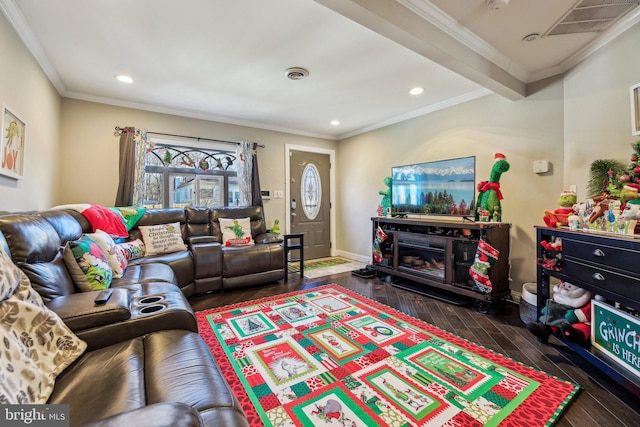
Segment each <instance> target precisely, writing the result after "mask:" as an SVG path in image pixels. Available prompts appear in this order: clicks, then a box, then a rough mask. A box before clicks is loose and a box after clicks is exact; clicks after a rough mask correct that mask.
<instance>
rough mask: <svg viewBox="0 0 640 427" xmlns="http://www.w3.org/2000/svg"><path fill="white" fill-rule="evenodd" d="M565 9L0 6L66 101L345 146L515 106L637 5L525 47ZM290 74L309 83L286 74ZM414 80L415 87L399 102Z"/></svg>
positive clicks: (615, 30)
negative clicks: (424, 123) (364, 137)
mask: <svg viewBox="0 0 640 427" xmlns="http://www.w3.org/2000/svg"><path fill="white" fill-rule="evenodd" d="M605 1H607V0H605ZM575 4H576V0H536V1H531V0H511V1H510V4H509V5H508V6H507V7H505V8H503V9H500V10H489V9H488V8H487V7H486V0H431V1H427V0H315V1H314V0H234V1H229V0H188V1H182V2H177V1H175V0H135V1H130V0H129V1H127V0H92V1H87V0H56V1H42V0H0V9H2V11H3V12H4V14H5V16H6V17H7V19H8V20H9V21H10V23H11V24H12V25H13V26H14V28H15V29H16V31H17V32H18V34H19V35H20V36H21V38H22V39H23V40H24V42H25V44H26V45H27V47H28V48H29V49H30V51H31V52H32V53H33V55H34V57H35V58H36V60H37V61H38V62H39V63H40V65H41V66H42V68H43V69H44V71H45V73H46V74H47V75H48V77H49V78H50V80H51V81H52V83H53V84H54V85H55V87H56V88H57V90H58V91H59V92H60V94H61V95H62V96H64V97H70V98H77V99H83V100H89V101H95V102H102V103H107V104H113V105H120V106H127V107H133V108H140V109H144V110H150V111H157V112H166V113H170V114H176V115H181V116H186V117H195V118H201V119H207V120H215V121H221V122H225V123H234V124H241V125H245V126H254V127H259V128H263V129H271V130H278V131H285V132H291V133H295V134H301V135H308V136H318V137H323V138H330V139H342V138H344V137H347V136H350V135H355V134H358V133H361V132H364V131H367V130H372V129H375V128H378V127H381V126H384V125H388V124H392V123H395V122H398V121H401V120H405V119H408V118H411V117H415V116H418V115H422V114H425V113H428V112H431V111H435V110H437V109H441V108H444V107H447V106H449V105H454V104H456V103H460V102H465V101H467V100H470V99H474V98H477V97H479V96H484V95H486V94H488V93H492V92H495V93H498V94H500V95H502V96H505V97H507V98H508V99H513V100H516V99H520V98H522V97H523V96H525V95H526V85H527V84H528V83H531V82H533V81H537V80H540V79H543V78H546V77H550V76H552V75H556V74H559V73H562V72H564V71H566V70H568V69H570V68H571V67H573V66H574V65H576V64H577V63H579V62H580V61H581V60H583V59H584V58H586V57H587V56H588V55H590V54H591V53H593V52H594V51H595V50H597V49H598V48H599V47H601V46H602V45H603V44H605V43H607V42H608V41H610V40H612V39H613V38H615V37H616V36H618V35H619V34H621V33H622V32H623V31H625V30H626V29H628V28H629V27H631V26H632V25H635V24H636V23H637V22H638V21H640V7H638V6H637V5H636V6H635V7H634V8H633V9H632V10H631V11H630V12H629V13H627V14H626V15H624V16H623V17H622V19H620V20H619V21H617V22H616V23H614V24H613V25H611V26H609V27H608V28H607V29H606V30H605V31H603V32H599V33H583V34H570V35H559V36H546V37H541V38H539V39H538V40H536V41H534V42H530V43H524V42H523V41H522V38H523V37H524V36H526V35H527V34H530V33H540V34H541V35H544V33H545V32H546V31H547V30H549V28H551V26H552V25H553V24H554V23H556V22H557V21H558V20H559V19H560V18H562V17H563V16H564V15H565V14H566V13H567V12H568V11H569V10H570V9H571V7H572V6H574V5H575ZM294 66H299V67H304V68H306V69H308V70H309V72H310V76H309V77H308V78H307V79H304V80H299V81H293V80H289V79H287V78H286V76H285V69H287V68H289V67H294ZM119 73H125V74H129V75H131V77H133V79H134V80H135V82H134V83H133V84H130V85H127V84H123V83H120V82H118V81H117V80H116V79H115V78H114V76H115V75H116V74H119ZM414 86H422V87H424V88H425V91H424V93H423V94H422V95H419V96H410V95H408V91H409V89H410V88H412V87H414ZM334 119H335V120H339V121H340V123H341V124H340V125H339V126H332V125H330V121H331V120H334ZM117 125H128V124H127V123H118V124H117ZM153 130H154V131H156V132H163V131H170V130H168V129H153ZM197 136H206V135H197ZM213 137H215V136H213Z"/></svg>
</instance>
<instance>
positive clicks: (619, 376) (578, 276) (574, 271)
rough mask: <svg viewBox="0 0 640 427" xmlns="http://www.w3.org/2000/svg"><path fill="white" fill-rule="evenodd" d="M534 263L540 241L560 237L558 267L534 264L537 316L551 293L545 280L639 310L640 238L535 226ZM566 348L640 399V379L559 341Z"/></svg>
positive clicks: (592, 352)
mask: <svg viewBox="0 0 640 427" xmlns="http://www.w3.org/2000/svg"><path fill="white" fill-rule="evenodd" d="M536 237H537V238H536V240H537V259H538V260H542V259H543V255H544V248H543V247H542V245H541V244H540V242H542V241H543V240H544V241H547V242H555V241H557V239H562V250H561V251H560V255H561V256H560V257H559V263H558V265H557V266H555V267H553V266H551V265H547V266H545V265H543V264H542V263H541V262H538V267H537V276H538V277H537V279H538V285H537V302H538V304H537V310H538V318H539V317H540V316H541V315H542V313H541V310H542V308H543V307H545V305H546V302H547V300H548V299H549V295H550V294H551V284H550V279H551V277H555V278H557V279H559V280H563V281H566V282H568V283H571V284H574V285H576V286H580V287H581V288H584V289H587V290H589V291H591V292H593V293H594V294H597V295H600V296H602V297H603V298H605V299H606V300H608V301H609V302H617V303H620V304H622V305H624V306H626V307H629V308H632V309H634V310H640V236H623V235H615V234H605V233H594V232H587V231H570V230H568V229H566V228H548V227H536ZM556 336H557V338H558V339H560V340H561V341H563V342H564V343H565V344H566V345H567V346H568V347H569V348H571V349H572V350H573V351H575V352H576V353H577V354H579V355H580V356H582V357H583V358H585V359H586V360H587V361H589V362H590V363H592V364H593V365H594V366H596V367H597V368H599V369H601V370H602V371H603V372H605V373H606V374H607V376H609V377H610V378H612V379H614V380H615V381H617V382H618V383H619V384H621V385H622V386H624V387H625V388H627V389H628V390H629V391H631V392H632V393H634V394H635V395H636V396H637V397H640V378H638V377H637V376H634V375H633V374H631V373H630V372H629V371H628V370H625V369H624V367H621V366H618V365H617V364H616V363H615V361H610V360H609V357H608V356H607V355H606V354H604V353H602V352H600V351H598V350H597V349H595V348H593V347H591V346H587V347H584V346H582V345H579V344H575V343H572V342H569V341H566V340H563V339H562V336H561V335H560V334H558V335H556Z"/></svg>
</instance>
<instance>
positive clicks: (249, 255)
mask: <svg viewBox="0 0 640 427" xmlns="http://www.w3.org/2000/svg"><path fill="white" fill-rule="evenodd" d="M283 265H284V252H283V249H282V246H281V245H278V244H269V245H254V246H245V247H237V246H236V247H234V246H230V247H223V248H222V277H224V278H227V277H236V276H243V275H249V274H253V273H262V272H265V271H271V270H278V269H282V268H283Z"/></svg>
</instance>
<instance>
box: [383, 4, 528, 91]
mask: <svg viewBox="0 0 640 427" xmlns="http://www.w3.org/2000/svg"><path fill="white" fill-rule="evenodd" d="M395 1H397V2H398V3H400V4H402V5H403V6H405V7H406V8H407V9H409V10H411V11H412V12H414V13H415V14H417V15H418V16H420V17H421V18H422V19H424V20H425V21H428V22H429V23H431V24H433V25H435V26H436V27H438V28H439V29H440V30H441V31H444V32H445V33H447V34H448V35H449V36H450V37H452V38H453V39H455V40H456V41H458V42H460V43H462V44H463V45H465V46H467V47H468V48H470V49H472V50H473V51H474V52H476V53H477V54H478V55H480V56H482V57H483V58H485V59H486V60H488V61H491V62H492V63H494V64H495V65H497V66H498V67H500V68H502V69H503V70H505V71H507V72H508V73H509V74H511V75H512V76H513V77H515V78H517V79H518V80H520V81H522V82H527V81H528V80H529V79H530V75H529V73H528V72H527V71H525V70H523V69H522V68H520V67H518V66H517V65H516V64H515V63H514V61H513V60H512V59H511V58H510V57H508V56H507V55H505V54H503V53H502V52H500V51H499V50H498V49H496V48H495V47H493V46H492V45H490V44H489V43H487V42H486V41H484V39H482V38H480V37H478V36H477V35H476V34H475V33H474V32H472V31H471V30H469V29H468V28H466V27H464V26H463V25H461V24H460V23H459V22H458V21H456V20H455V19H453V18H452V17H450V16H449V15H447V14H446V13H444V12H443V11H442V9H440V8H438V7H436V6H435V5H434V4H433V3H431V2H430V1H426V0H395Z"/></svg>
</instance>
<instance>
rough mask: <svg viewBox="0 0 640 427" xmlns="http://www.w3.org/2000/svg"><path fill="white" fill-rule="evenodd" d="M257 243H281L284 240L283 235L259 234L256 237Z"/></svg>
mask: <svg viewBox="0 0 640 427" xmlns="http://www.w3.org/2000/svg"><path fill="white" fill-rule="evenodd" d="M253 240H254V241H255V242H256V243H280V242H282V240H283V239H282V236H280V235H277V234H271V233H261V234H258V235H257V236H256V237H255V238H254V239H253Z"/></svg>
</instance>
